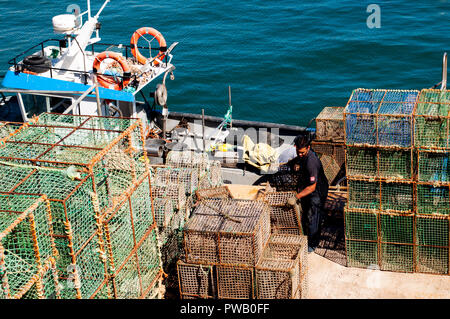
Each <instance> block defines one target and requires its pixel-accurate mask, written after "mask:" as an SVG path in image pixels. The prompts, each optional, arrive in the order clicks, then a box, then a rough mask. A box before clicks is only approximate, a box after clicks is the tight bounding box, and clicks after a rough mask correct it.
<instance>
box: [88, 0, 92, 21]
mask: <svg viewBox="0 0 450 319" xmlns="http://www.w3.org/2000/svg"><path fill="white" fill-rule="evenodd" d="M87 14H88V19H90V18H91V0H87Z"/></svg>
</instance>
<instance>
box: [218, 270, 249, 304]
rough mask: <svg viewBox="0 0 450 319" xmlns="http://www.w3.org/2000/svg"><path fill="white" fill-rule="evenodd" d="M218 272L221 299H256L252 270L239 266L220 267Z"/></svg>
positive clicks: (219, 296)
mask: <svg viewBox="0 0 450 319" xmlns="http://www.w3.org/2000/svg"><path fill="white" fill-rule="evenodd" d="M216 271H217V286H218V287H217V288H218V289H217V291H218V298H219V299H251V298H254V292H253V286H254V274H253V269H252V268H249V267H242V266H237V265H233V266H230V265H218V266H216Z"/></svg>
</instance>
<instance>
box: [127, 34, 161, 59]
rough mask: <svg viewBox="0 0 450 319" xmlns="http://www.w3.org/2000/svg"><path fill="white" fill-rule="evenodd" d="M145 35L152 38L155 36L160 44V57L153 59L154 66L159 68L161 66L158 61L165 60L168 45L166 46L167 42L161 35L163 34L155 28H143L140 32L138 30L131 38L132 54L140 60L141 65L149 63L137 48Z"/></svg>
mask: <svg viewBox="0 0 450 319" xmlns="http://www.w3.org/2000/svg"><path fill="white" fill-rule="evenodd" d="M144 34H150V35H151V36H153V37H154V38H155V39H156V40H158V43H159V53H158V55H157V56H156V57H155V58H154V59H153V65H155V66H157V65H158V64H159V62H158V61H157V60H156V59H158V60H160V61H162V59H164V57H165V55H166V49H167V44H166V40H165V39H164V37H163V35H162V34H161V32H159V31H158V30H156V29H153V28H148V27H142V28H140V29H138V30H136V31H135V32H134V33H133V35H132V36H131V41H130V45H131V53H132V54H133V56H134V57H135V58H136V59H137V60H138V62H139V63H140V64H145V63H147V60H148V59H147V58H146V57H145V56H143V55H142V54H141V53H140V52H139V50H138V48H137V43H138V40H139V38H140V37H141V36H142V35H144Z"/></svg>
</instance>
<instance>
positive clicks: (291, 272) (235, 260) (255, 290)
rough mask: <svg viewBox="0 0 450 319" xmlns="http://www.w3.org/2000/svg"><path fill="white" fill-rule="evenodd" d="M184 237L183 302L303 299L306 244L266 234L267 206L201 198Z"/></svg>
mask: <svg viewBox="0 0 450 319" xmlns="http://www.w3.org/2000/svg"><path fill="white" fill-rule="evenodd" d="M212 196H215V195H212ZM218 196H223V192H222V193H220V192H219V195H218ZM184 236H185V238H184V244H185V259H184V260H179V261H178V278H179V288H180V295H181V297H182V298H185V299H192V298H219V299H249V298H300V297H305V293H306V288H302V287H303V286H304V285H305V284H306V279H305V277H306V273H305V268H303V267H306V262H305V258H306V254H305V253H304V252H305V251H306V250H305V249H306V248H305V247H306V239H305V238H304V237H303V236H298V235H285V234H272V235H271V220H270V206H269V205H268V204H267V203H266V202H264V201H260V200H258V201H256V200H237V199H230V198H215V199H211V198H204V199H202V200H201V201H199V202H198V203H197V204H196V208H195V210H194V212H193V214H192V216H191V218H190V219H189V221H188V222H187V224H186V227H185V230H184ZM274 236H278V237H274ZM285 250H286V251H285ZM287 251H289V253H288V252H287ZM283 252H284V254H283ZM302 285H303V286H302Z"/></svg>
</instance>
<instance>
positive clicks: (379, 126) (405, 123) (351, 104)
mask: <svg viewBox="0 0 450 319" xmlns="http://www.w3.org/2000/svg"><path fill="white" fill-rule="evenodd" d="M418 95H419V91H414V90H409V91H408V90H381V89H377V90H374V89H356V90H354V91H353V92H352V95H351V97H350V99H349V101H348V103H347V106H346V108H345V111H344V116H345V142H346V145H349V146H351V145H354V146H356V145H359V146H367V145H372V146H384V147H394V148H408V147H411V146H412V143H413V138H412V136H413V134H412V124H413V111H414V106H415V103H416V101H417V98H418Z"/></svg>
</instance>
